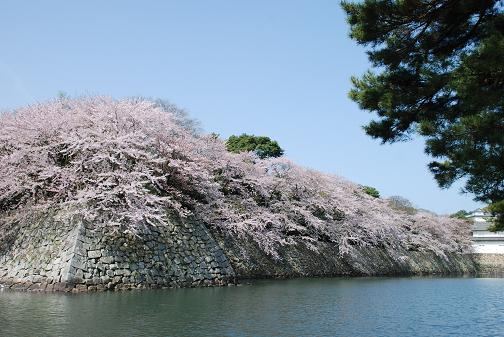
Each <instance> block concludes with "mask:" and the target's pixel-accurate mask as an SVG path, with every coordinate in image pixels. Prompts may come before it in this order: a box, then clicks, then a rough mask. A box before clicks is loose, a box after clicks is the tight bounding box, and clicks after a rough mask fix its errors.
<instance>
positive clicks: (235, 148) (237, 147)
mask: <svg viewBox="0 0 504 337" xmlns="http://www.w3.org/2000/svg"><path fill="white" fill-rule="evenodd" d="M226 148H227V150H228V151H229V152H233V153H239V152H248V151H253V152H255V153H256V154H257V155H258V156H259V158H262V159H264V158H268V157H280V156H281V155H283V153H284V150H283V149H282V148H281V147H280V146H279V145H278V143H277V142H276V141H274V140H271V139H270V138H269V137H262V136H254V135H247V134H242V135H240V136H234V135H233V136H231V137H229V138H228V140H227V141H226Z"/></svg>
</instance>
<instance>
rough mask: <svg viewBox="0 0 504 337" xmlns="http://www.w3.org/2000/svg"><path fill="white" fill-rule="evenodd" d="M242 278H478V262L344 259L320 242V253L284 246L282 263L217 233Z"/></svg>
mask: <svg viewBox="0 0 504 337" xmlns="http://www.w3.org/2000/svg"><path fill="white" fill-rule="evenodd" d="M214 235H215V237H216V238H217V240H218V242H219V244H220V245H221V247H223V249H224V251H225V252H226V254H227V256H228V258H229V260H230V261H231V264H232V266H233V268H234V270H235V272H236V275H237V276H238V277H239V278H275V277H283V278H287V277H300V276H380V275H388V276H399V275H476V274H477V272H478V270H479V269H478V261H477V260H475V259H474V256H473V255H470V254H469V255H463V254H450V255H447V256H446V257H440V256H437V255H435V254H434V253H431V252H420V251H402V252H395V254H394V255H395V256H400V257H401V258H395V257H393V256H391V255H390V254H389V253H387V251H386V250H384V249H381V248H378V247H363V248H359V249H356V250H355V251H354V253H353V254H352V255H344V256H341V255H339V254H338V250H337V247H335V246H334V244H332V243H328V242H323V241H319V242H317V243H316V246H317V251H314V250H312V249H309V248H307V247H306V246H305V245H304V244H302V243H298V244H295V245H290V246H284V247H282V248H281V249H280V250H279V255H280V259H273V258H272V257H270V256H267V255H266V254H264V253H263V252H262V251H261V249H259V247H257V245H256V244H254V242H253V241H252V240H236V239H234V238H232V237H230V236H226V235H224V234H222V233H216V232H214Z"/></svg>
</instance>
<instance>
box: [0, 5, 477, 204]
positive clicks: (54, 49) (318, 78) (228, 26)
mask: <svg viewBox="0 0 504 337" xmlns="http://www.w3.org/2000/svg"><path fill="white" fill-rule="evenodd" d="M0 41H1V46H2V48H1V51H2V52H1V53H0V108H3V109H11V108H15V107H18V106H22V105H26V104H30V103H33V102H40V101H44V100H47V99H50V98H53V97H55V96H56V95H57V94H58V92H60V91H64V92H66V93H67V94H69V95H71V96H80V95H95V94H100V95H111V96H113V97H117V98H120V97H128V96H148V97H156V98H163V99H167V100H169V101H171V102H173V103H175V104H177V105H179V106H180V107H182V108H184V109H186V110H187V111H188V112H189V113H190V115H191V116H192V117H194V118H196V119H198V120H200V121H201V123H202V125H203V127H204V129H205V130H206V131H207V132H217V133H219V134H220V135H221V136H222V137H228V136H229V135H231V134H240V133H244V132H245V133H252V134H257V135H267V136H270V137H272V138H274V139H276V140H278V142H279V143H280V144H281V146H282V147H283V148H284V149H285V151H286V155H287V156H288V157H289V158H291V159H293V160H295V161H296V162H298V163H300V164H302V165H304V166H307V167H311V168H314V169H317V170H321V171H325V172H330V173H336V174H338V175H341V176H344V177H346V178H348V179H350V180H352V181H354V182H357V183H360V184H364V185H371V186H375V187H376V188H378V190H380V192H381V194H382V195H384V196H390V195H401V196H404V197H406V198H408V199H409V200H411V201H412V202H413V203H414V204H415V205H416V206H418V207H421V208H426V209H430V210H433V211H436V212H438V213H450V212H454V211H456V210H458V209H474V208H476V207H478V206H479V205H478V204H476V203H475V202H473V201H472V200H471V199H472V196H471V195H461V194H460V193H459V190H460V187H461V184H458V185H457V186H454V187H452V188H451V189H449V190H441V189H439V188H438V187H437V185H436V183H435V181H434V179H433V178H432V176H431V174H430V173H429V172H428V170H427V167H426V165H427V163H428V162H429V158H428V157H427V156H426V155H425V154H424V153H423V142H422V140H421V139H417V140H415V141H412V142H408V143H399V144H394V145H380V143H379V142H378V141H376V140H372V139H370V138H369V137H367V136H366V135H365V134H364V132H363V131H362V129H361V126H362V125H364V124H366V122H367V121H369V120H370V119H371V118H372V115H371V114H369V113H367V112H365V111H360V110H359V109H358V107H357V105H356V104H355V103H353V102H352V101H350V99H348V97H347V93H348V90H349V89H350V87H351V85H350V76H351V75H360V74H362V73H363V72H364V71H365V70H366V69H367V68H368V67H369V64H368V62H367V58H366V54H365V50H364V49H363V48H362V47H360V46H357V45H356V44H355V42H354V41H352V40H350V39H349V38H348V26H347V24H346V21H345V16H344V13H343V12H342V10H341V8H340V7H339V1H326V0H319V1H316V2H315V1H309V0H304V1H295V0H284V1H247V2H245V1H232V0H227V1H223V0H214V1H193V0H184V1H182V0H179V1H142V2H141V1H127V0H122V1H90V0H87V1H79V2H77V1H51V0H48V1H33V2H30V4H29V5H28V3H27V2H23V1H10V0H2V2H1V3H0Z"/></svg>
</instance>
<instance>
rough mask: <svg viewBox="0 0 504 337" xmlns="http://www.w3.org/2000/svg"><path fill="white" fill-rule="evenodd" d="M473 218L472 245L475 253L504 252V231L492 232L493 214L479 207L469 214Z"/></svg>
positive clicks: (469, 217)
mask: <svg viewBox="0 0 504 337" xmlns="http://www.w3.org/2000/svg"><path fill="white" fill-rule="evenodd" d="M467 218H468V219H469V220H472V223H473V225H472V245H473V248H474V252H475V253H486V254H504V232H490V231H489V230H488V226H490V224H491V219H492V216H491V214H490V213H487V212H485V211H484V210H482V209H477V210H475V211H473V212H472V213H471V214H469V215H468V216H467Z"/></svg>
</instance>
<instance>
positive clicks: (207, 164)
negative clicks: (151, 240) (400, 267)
mask: <svg viewBox="0 0 504 337" xmlns="http://www.w3.org/2000/svg"><path fill="white" fill-rule="evenodd" d="M185 116H186V115H185V113H184V112H181V111H178V110H177V108H176V107H175V106H173V105H171V104H166V103H163V104H161V103H160V102H159V101H151V100H148V99H143V98H137V99H122V100H114V99H112V98H108V97H87V98H79V99H68V98H64V97H63V98H59V99H57V100H54V101H51V102H47V103H42V104H36V105H32V106H28V107H24V108H21V109H18V110H15V111H12V112H8V113H4V114H2V115H0V226H1V227H0V233H1V235H5V233H6V232H7V228H8V225H7V224H11V225H12V224H13V223H14V224H16V223H21V222H22V221H23V216H24V215H26V214H31V213H33V212H46V211H50V210H51V209H56V208H69V209H71V210H72V212H73V213H74V214H78V215H80V216H82V217H83V218H84V219H86V220H87V221H88V222H89V223H90V224H93V225H94V226H95V227H96V228H101V229H103V230H105V233H116V232H131V233H136V234H138V233H139V232H144V231H149V229H150V228H152V226H165V225H167V223H168V222H169V221H170V219H171V217H172V216H176V217H192V218H195V219H197V220H199V221H203V222H204V223H205V224H207V225H208V226H209V227H211V228H215V229H216V230H219V231H222V232H223V233H225V234H226V235H231V236H234V237H235V238H241V239H244V240H245V239H246V240H249V239H250V240H253V241H254V242H255V243H256V244H257V245H258V246H259V247H260V248H261V249H262V250H263V251H264V252H265V253H267V254H269V255H271V256H273V257H275V258H280V255H279V254H278V248H279V247H280V246H282V245H291V244H304V245H306V246H307V247H309V248H311V249H313V250H317V247H318V243H319V242H325V243H328V244H331V245H334V247H335V250H337V251H338V252H339V254H341V255H345V254H353V253H354V252H355V249H357V248H361V247H366V246H372V247H381V248H383V249H386V250H387V251H388V252H389V253H390V254H391V256H393V257H395V258H397V259H401V258H402V255H401V254H402V253H401V252H403V251H405V250H420V251H430V252H434V253H436V254H437V255H439V256H446V254H447V253H452V252H467V251H469V247H470V245H469V239H468V238H469V228H468V224H467V223H466V222H464V221H459V220H457V219H451V218H448V217H440V216H435V215H432V214H429V213H427V212H422V211H419V212H417V213H415V214H407V213H405V212H401V211H398V210H395V209H393V208H391V207H390V206H389V203H388V202H387V201H386V200H382V199H379V198H373V197H371V196H369V195H367V194H366V193H364V192H363V190H362V188H361V187H360V186H359V185H356V184H353V183H351V182H348V181H346V180H345V179H343V178H341V177H338V176H334V175H328V174H324V173H321V172H317V171H314V170H309V169H306V168H303V167H300V166H298V165H296V164H294V163H293V162H291V161H289V160H288V159H286V158H269V159H261V158H259V157H258V156H256V155H254V154H253V153H238V154H233V153H229V152H228V151H226V147H225V144H224V142H223V141H222V140H219V139H218V138H217V137H213V136H212V135H204V134H202V133H201V132H194V130H195V129H194V127H192V126H191V125H193V124H190V123H189V124H188V123H184V120H183V119H184V118H185ZM188 125H189V126H190V127H188Z"/></svg>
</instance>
